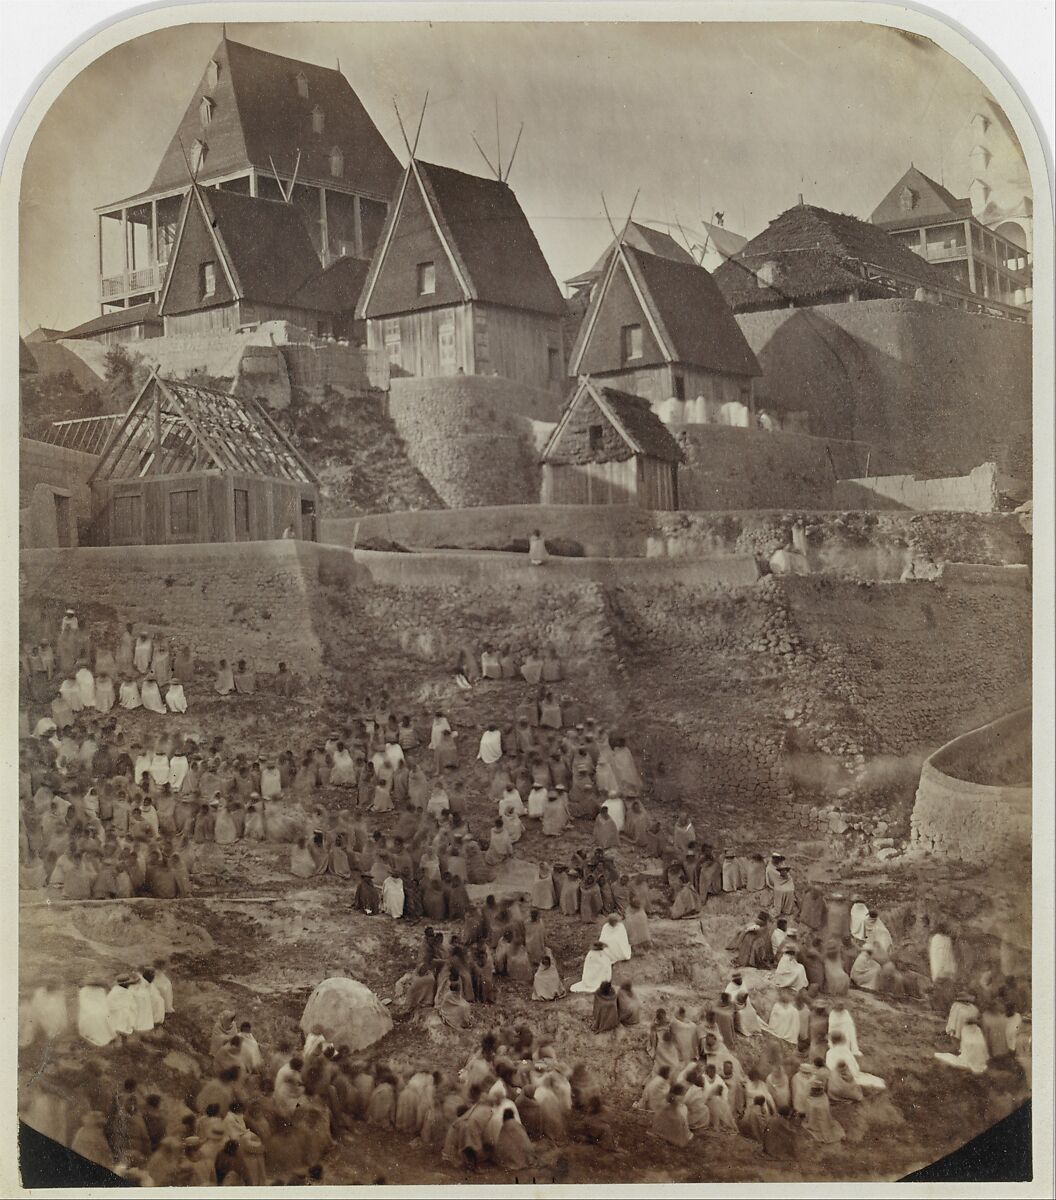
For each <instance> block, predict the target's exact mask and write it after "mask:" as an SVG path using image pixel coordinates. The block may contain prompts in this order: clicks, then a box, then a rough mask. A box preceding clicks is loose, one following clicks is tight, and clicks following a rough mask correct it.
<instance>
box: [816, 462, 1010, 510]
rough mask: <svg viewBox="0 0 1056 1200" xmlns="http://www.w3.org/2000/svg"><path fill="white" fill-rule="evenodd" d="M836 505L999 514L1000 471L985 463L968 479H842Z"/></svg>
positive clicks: (835, 492)
mask: <svg viewBox="0 0 1056 1200" xmlns="http://www.w3.org/2000/svg"><path fill="white" fill-rule="evenodd" d="M833 497H834V499H835V500H836V503H837V504H839V505H840V506H841V507H846V508H908V509H912V510H913V511H914V512H996V511H997V510H998V508H999V497H998V490H997V467H996V466H995V465H994V463H982V464H981V465H980V466H978V467H976V468H975V470H973V471H970V472H969V473H968V474H967V475H955V476H952V477H947V478H943V479H920V478H918V477H917V476H915V475H877V476H870V477H869V478H867V479H841V480H840V481H839V482H838V483H837V484H836V486H835V489H834V492H833Z"/></svg>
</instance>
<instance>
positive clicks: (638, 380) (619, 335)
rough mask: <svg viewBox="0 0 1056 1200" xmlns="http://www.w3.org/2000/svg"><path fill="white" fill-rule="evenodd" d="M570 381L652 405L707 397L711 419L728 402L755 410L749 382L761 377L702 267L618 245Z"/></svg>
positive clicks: (596, 296)
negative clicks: (584, 379) (586, 381)
mask: <svg viewBox="0 0 1056 1200" xmlns="http://www.w3.org/2000/svg"><path fill="white" fill-rule="evenodd" d="M569 374H571V375H589V376H590V377H591V378H592V379H593V380H594V382H595V383H603V384H606V385H611V386H612V387H615V388H619V389H620V390H621V391H624V392H629V393H631V394H633V395H636V396H641V397H644V398H645V399H646V400H647V401H648V402H650V403H653V404H659V403H661V402H663V401H665V400H667V399H669V398H673V399H675V400H676V401H685V400H693V399H695V398H696V397H698V396H702V397H703V398H704V400H705V402H706V407H707V410H708V412H709V413H712V412H713V411H715V410H718V409H721V408H722V406H723V405H724V404H730V403H733V404H740V405H743V406H744V407H745V408H746V409H749V410H750V409H751V408H752V381H753V379H754V378H755V377H756V376H757V375H760V374H762V372H761V370H760V368H759V364H758V363H757V362H756V359H755V355H754V354H753V353H752V351H751V349H750V348H749V346H748V343H747V342H746V341H745V338H744V334H743V333H741V330H740V328H739V327H738V325H737V322H736V321H735V320H734V316H733V313H732V312H731V310H730V306H729V305H728V304H727V303H726V300H725V298H724V297H723V294H722V292H721V291H720V290H719V288H718V286H717V284H716V282H715V280H714V279H713V278H712V277H711V275H710V274H709V273H708V272H707V271H706V270H705V269H704V268H703V267H698V266H697V265H696V264H695V263H693V262H692V261H690V262H681V261H675V260H674V259H671V258H666V257H661V256H659V255H656V254H648V253H646V252H645V251H642V250H637V249H635V248H634V247H633V246H629V245H626V244H624V243H623V242H622V241H620V242H618V243H617V244H616V245H615V246H614V247H613V248H612V249H611V251H610V254H609V260H608V264H607V266H606V269H605V273H604V275H603V276H602V278H601V281H600V282H599V283H598V285H597V287H596V288H595V289H594V296H593V299H592V300H591V303H590V307H589V309H588V310H587V314H586V316H585V317H584V319H583V323H582V324H581V326H580V329H579V334H578V336H577V338H576V344H575V346H574V348H573V351H572V356H571V358H570V360H569ZM701 419H703V417H702V418H701Z"/></svg>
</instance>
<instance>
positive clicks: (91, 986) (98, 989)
mask: <svg viewBox="0 0 1056 1200" xmlns="http://www.w3.org/2000/svg"><path fill="white" fill-rule="evenodd" d="M77 1032H78V1033H79V1034H80V1035H81V1037H82V1038H84V1040H85V1041H86V1042H90V1043H91V1044H92V1045H93V1046H109V1045H110V1043H111V1042H112V1041H113V1040H114V1029H113V1026H112V1025H111V1024H110V1007H109V1005H108V1004H107V1001H106V987H105V986H104V985H103V984H101V983H97V982H92V983H86V984H85V985H84V987H82V988H80V989H79V991H78V992H77Z"/></svg>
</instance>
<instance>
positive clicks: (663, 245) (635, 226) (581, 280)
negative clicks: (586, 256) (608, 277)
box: [565, 221, 696, 287]
mask: <svg viewBox="0 0 1056 1200" xmlns="http://www.w3.org/2000/svg"><path fill="white" fill-rule="evenodd" d="M621 237H622V239H623V243H624V245H625V246H633V247H634V248H635V249H636V250H644V251H645V252H646V253H647V254H657V255H659V256H660V257H661V258H670V259H671V260H672V261H674V262H684V263H691V262H695V261H696V260H695V259H694V258H693V256H692V255H691V254H690V253H689V252H688V251H687V250H685V249H683V248H682V247H681V246H680V245H679V244H678V242H676V241H675V239H674V238H673V237H672V236H671V235H670V234H668V233H662V232H661V231H660V230H659V229H652V228H650V227H649V226H648V225H642V224H640V223H639V222H638V221H628V222H627V224H626V225H625V226H624V230H623V233H622V234H621ZM615 244H616V243H615V242H609V244H608V245H607V246H606V247H605V252H604V254H602V256H601V257H600V258H599V259H598V260H597V262H596V263H595V264H594V265H593V266H592V267H591V268H590V270H589V271H582V272H581V273H580V274H579V275H574V276H573V277H572V278H571V279H566V280H565V284H566V285H567V286H568V287H580V286H582V285H583V284H585V283H593V281H594V280H595V279H597V278H598V276H599V275H601V274H602V272H603V271H604V270H605V268H606V267H607V266H608V265H609V256H610V255H611V254H612V250H613V247H614V246H615Z"/></svg>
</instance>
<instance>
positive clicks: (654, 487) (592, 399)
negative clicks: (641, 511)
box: [541, 377, 682, 510]
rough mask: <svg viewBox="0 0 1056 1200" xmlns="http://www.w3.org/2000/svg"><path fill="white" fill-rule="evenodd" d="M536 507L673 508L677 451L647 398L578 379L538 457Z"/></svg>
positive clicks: (678, 459) (677, 448)
mask: <svg viewBox="0 0 1056 1200" xmlns="http://www.w3.org/2000/svg"><path fill="white" fill-rule="evenodd" d="M541 461H542V464H543V484H542V503H543V504H633V505H637V507H639V508H648V509H663V510H672V509H677V508H678V467H679V463H681V461H682V451H681V450H680V449H679V446H678V443H677V442H676V441H675V439H674V438H673V437H672V436H671V434H670V433H669V432H668V430H667V427H666V426H665V425H664V423H663V422H662V421H661V420H660V418H659V417H658V416H657V415H656V414H655V413H654V412H653V411H652V409H651V407H650V405H649V401H648V400H645V399H643V398H642V397H641V396H632V395H629V394H628V393H626V392H620V391H617V390H616V389H615V388H611V387H606V386H604V385H603V384H599V383H597V382H596V381H593V380H591V379H589V378H586V377H584V378H582V379H581V380H580V382H579V386H578V388H577V389H576V391H575V393H574V395H573V396H572V398H571V399H570V400H569V402H568V404H567V405H566V406H565V410H564V412H563V413H562V414H561V419H560V420H559V421H558V423H557V425H556V427H555V429H554V432H553V433H552V434H551V435H550V438H549V440H548V441H547V443H546V446H545V447H544V449H543V454H542V459H541Z"/></svg>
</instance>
